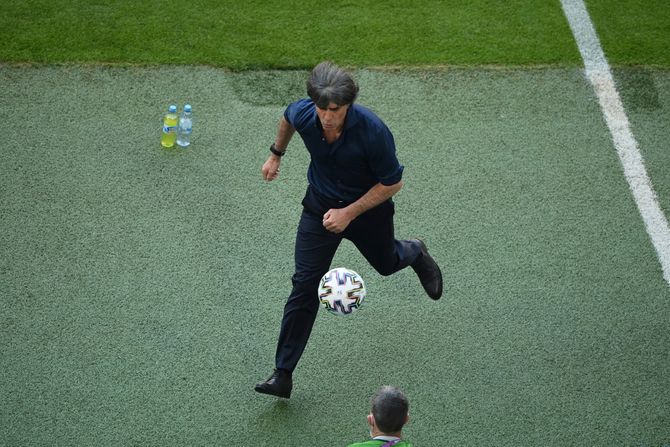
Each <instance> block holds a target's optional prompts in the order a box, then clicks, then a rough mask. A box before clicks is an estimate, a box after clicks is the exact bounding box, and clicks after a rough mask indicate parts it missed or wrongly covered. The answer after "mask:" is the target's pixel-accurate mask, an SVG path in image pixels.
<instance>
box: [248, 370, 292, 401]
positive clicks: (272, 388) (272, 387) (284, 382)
mask: <svg viewBox="0 0 670 447" xmlns="http://www.w3.org/2000/svg"><path fill="white" fill-rule="evenodd" d="M254 389H255V390H256V392H258V393H262V394H270V395H272V396H277V397H284V398H286V399H288V398H290V397H291V390H292V389H293V379H292V378H291V373H290V372H288V371H285V370H283V369H275V370H274V372H273V373H272V375H271V376H270V378H268V380H266V381H265V382H261V383H258V384H256V387H255V388H254Z"/></svg>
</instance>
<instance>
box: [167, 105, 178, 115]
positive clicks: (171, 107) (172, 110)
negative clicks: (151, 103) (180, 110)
mask: <svg viewBox="0 0 670 447" xmlns="http://www.w3.org/2000/svg"><path fill="white" fill-rule="evenodd" d="M176 111H177V106H175V105H171V106H170V107H168V112H170V113H175V112H176Z"/></svg>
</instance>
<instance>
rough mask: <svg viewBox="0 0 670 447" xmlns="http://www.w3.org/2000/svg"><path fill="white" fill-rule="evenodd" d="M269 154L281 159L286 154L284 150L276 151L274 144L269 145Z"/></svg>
mask: <svg viewBox="0 0 670 447" xmlns="http://www.w3.org/2000/svg"><path fill="white" fill-rule="evenodd" d="M270 152H272V153H273V154H275V155H276V156H277V157H283V156H284V154H285V153H286V151H285V150H284V151H279V150H277V148H276V147H275V144H274V143H272V144H271V145H270Z"/></svg>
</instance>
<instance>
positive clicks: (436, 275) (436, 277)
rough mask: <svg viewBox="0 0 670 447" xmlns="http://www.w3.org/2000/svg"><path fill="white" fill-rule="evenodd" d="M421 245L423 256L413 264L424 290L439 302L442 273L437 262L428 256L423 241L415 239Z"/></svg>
mask: <svg viewBox="0 0 670 447" xmlns="http://www.w3.org/2000/svg"><path fill="white" fill-rule="evenodd" d="M414 240H415V241H416V242H418V243H419V244H420V245H421V254H420V255H419V257H418V258H416V260H415V261H414V262H413V263H412V264H411V266H412V268H413V269H414V271H415V272H416V274H417V276H418V277H419V280H420V281H421V285H422V286H423V289H424V290H425V291H426V293H427V294H428V296H429V297H431V298H432V299H434V300H439V299H440V297H441V296H442V272H441V271H440V267H439V266H438V265H437V263H436V262H435V260H434V259H433V258H432V256H430V255H429V254H428V249H427V248H426V244H424V243H423V241H422V240H421V239H414Z"/></svg>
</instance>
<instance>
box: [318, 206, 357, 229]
mask: <svg viewBox="0 0 670 447" xmlns="http://www.w3.org/2000/svg"><path fill="white" fill-rule="evenodd" d="M352 220H353V217H351V215H350V213H349V212H348V211H347V209H346V208H339V209H338V208H331V209H329V210H328V211H326V214H324V215H323V226H324V227H325V228H326V230H328V231H331V232H333V233H341V232H343V231H344V230H345V229H346V228H347V227H348V226H349V224H350V223H351V221H352Z"/></svg>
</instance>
